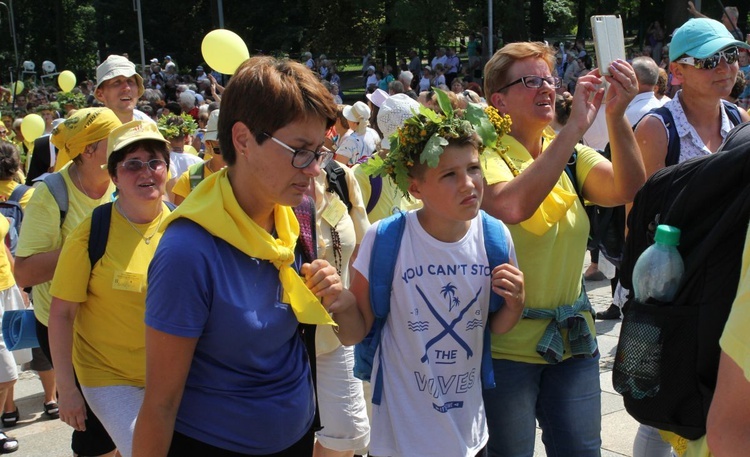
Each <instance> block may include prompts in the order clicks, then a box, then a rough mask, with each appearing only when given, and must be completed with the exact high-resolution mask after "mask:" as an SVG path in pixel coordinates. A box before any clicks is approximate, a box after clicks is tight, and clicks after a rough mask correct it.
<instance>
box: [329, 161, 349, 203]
mask: <svg viewBox="0 0 750 457" xmlns="http://www.w3.org/2000/svg"><path fill="white" fill-rule="evenodd" d="M325 170H326V179H327V180H328V189H326V190H327V191H328V192H336V194H337V195H338V196H339V198H340V199H341V201H342V202H344V204H345V205H346V211H347V212H349V211H351V210H352V202H351V200H350V199H349V184H347V182H346V172H345V171H344V168H343V167H342V166H341V165H339V163H338V162H336V161H335V160H331V161H330V162H328V165H326V168H325Z"/></svg>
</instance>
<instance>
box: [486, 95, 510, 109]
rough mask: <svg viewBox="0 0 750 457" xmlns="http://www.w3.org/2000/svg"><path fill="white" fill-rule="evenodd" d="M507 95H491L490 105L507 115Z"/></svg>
mask: <svg viewBox="0 0 750 457" xmlns="http://www.w3.org/2000/svg"><path fill="white" fill-rule="evenodd" d="M506 103H507V102H506V100H505V94H503V93H502V92H495V93H494V94H492V95H490V105H492V106H493V107H495V108H496V109H497V110H498V111H500V113H503V114H504V113H505V109H506V108H507V106H506Z"/></svg>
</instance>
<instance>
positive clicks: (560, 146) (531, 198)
mask: <svg viewBox="0 0 750 457" xmlns="http://www.w3.org/2000/svg"><path fill="white" fill-rule="evenodd" d="M600 83H601V79H600V78H599V77H598V76H596V75H594V74H593V73H589V74H588V75H585V76H582V77H580V78H579V79H578V84H577V86H576V91H575V95H574V96H573V106H572V109H571V113H570V118H569V120H568V123H567V124H566V125H565V127H563V129H562V130H561V131H560V133H559V134H558V135H557V136H556V137H555V139H554V140H553V141H552V143H550V145H549V147H547V149H546V150H545V151H544V154H539V155H538V156H537V157H536V158H535V159H534V161H533V163H532V164H531V165H529V167H528V168H527V169H526V170H524V172H523V173H521V174H520V175H518V176H516V177H515V178H514V179H513V180H511V181H508V182H501V183H496V184H493V185H486V186H485V195H484V199H483V200H482V209H484V210H485V211H487V212H488V213H489V214H491V215H492V216H494V217H496V218H498V219H500V220H502V221H503V222H505V223H506V224H518V223H520V222H522V221H525V220H526V219H528V218H530V217H531V216H532V215H533V214H534V212H535V211H536V210H537V208H539V206H540V205H541V204H542V201H544V198H545V197H546V196H547V195H548V194H549V193H550V191H551V190H552V188H553V187H554V186H555V184H557V181H558V179H560V175H561V174H562V173H563V169H564V168H565V165H566V164H567V163H568V160H569V159H570V156H571V155H572V154H573V149H574V147H575V145H576V144H577V143H578V141H580V139H581V137H583V134H584V132H586V130H588V128H589V126H590V125H591V123H592V122H593V121H594V119H595V118H596V113H597V111H598V110H599V107H600V105H601V102H602V98H603V96H604V90H603V89H600V88H599V87H598V85H599V84H600ZM521 127H522V126H519V127H517V128H521ZM512 129H513V128H511V135H513V136H514V137H515V138H516V139H519V141H521V140H520V138H521V137H522V136H523V135H524V134H525V132H523V131H517V132H514V131H513V130H512ZM532 141H537V140H536V139H535V138H534V139H532ZM538 141H540V142H541V138H539V140H538ZM521 143H522V144H523V141H521ZM540 145H541V143H540Z"/></svg>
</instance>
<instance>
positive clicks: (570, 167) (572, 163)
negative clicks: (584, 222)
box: [565, 146, 585, 205]
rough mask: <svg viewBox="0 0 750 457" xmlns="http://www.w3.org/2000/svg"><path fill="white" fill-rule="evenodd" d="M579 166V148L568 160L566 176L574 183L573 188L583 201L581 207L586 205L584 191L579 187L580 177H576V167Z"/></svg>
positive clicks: (575, 149) (575, 148)
mask: <svg viewBox="0 0 750 457" xmlns="http://www.w3.org/2000/svg"><path fill="white" fill-rule="evenodd" d="M577 164H578V147H577V146H576V147H574V148H573V154H571V155H570V159H568V164H567V165H565V174H566V175H568V178H570V182H572V183H573V188H574V189H575V190H576V194H577V195H578V199H579V200H580V201H581V205H585V203H584V201H583V193H582V191H583V189H581V188H580V187H579V186H578V175H576V165H577Z"/></svg>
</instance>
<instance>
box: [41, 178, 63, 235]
mask: <svg viewBox="0 0 750 457" xmlns="http://www.w3.org/2000/svg"><path fill="white" fill-rule="evenodd" d="M44 184H46V185H47V188H48V189H49V192H50V193H51V194H52V198H54V199H55V203H57V207H58V208H59V209H60V227H62V226H63V223H64V222H65V216H67V214H68V204H69V201H68V187H67V186H66V185H65V178H63V177H62V175H61V174H60V173H52V174H50V175H47V176H45V177H44Z"/></svg>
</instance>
